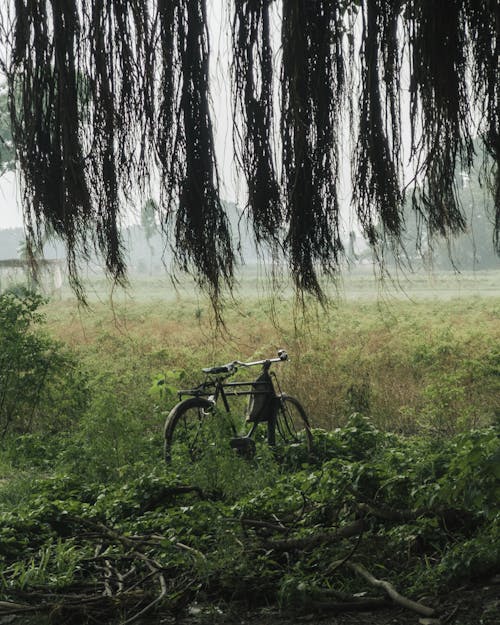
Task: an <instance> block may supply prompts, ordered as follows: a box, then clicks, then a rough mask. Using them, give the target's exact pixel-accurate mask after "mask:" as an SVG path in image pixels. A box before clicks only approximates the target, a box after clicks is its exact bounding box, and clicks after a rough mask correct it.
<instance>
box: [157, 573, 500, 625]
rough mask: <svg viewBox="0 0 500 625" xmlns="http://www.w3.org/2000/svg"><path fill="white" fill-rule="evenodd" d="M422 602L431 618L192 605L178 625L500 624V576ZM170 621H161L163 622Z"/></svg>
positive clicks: (398, 612)
mask: <svg viewBox="0 0 500 625" xmlns="http://www.w3.org/2000/svg"><path fill="white" fill-rule="evenodd" d="M420 600H421V602H422V603H424V604H425V605H427V606H429V607H433V608H435V610H436V614H435V615H434V616H433V617H432V618H426V617H422V616H420V615H418V614H416V613H414V612H411V611H409V610H405V609H402V608H399V607H392V606H391V607H389V608H382V609H380V610H377V611H370V612H357V613H354V612H350V613H342V614H331V613H330V614H329V613H324V614H321V613H314V614H308V613H301V614H293V613H290V612H288V613H279V612H278V611H277V610H276V609H275V608H262V609H260V610H257V611H252V612H251V613H249V612H245V611H239V610H238V608H237V607H235V606H231V607H229V608H227V609H226V610H221V609H219V608H216V609H214V608H212V609H210V608H208V607H202V606H198V607H194V608H192V609H191V610H190V612H191V614H190V615H186V617H185V618H182V619H181V620H180V621H179V620H178V621H177V623H178V624H179V625H180V624H182V625H308V624H310V623H318V624H320V625H500V575H499V576H496V577H495V578H493V579H491V580H487V581H484V582H483V583H480V584H475V585H469V586H464V587H462V588H458V589H457V590H454V591H453V592H451V593H449V594H448V595H444V596H440V597H437V598H436V597H423V598H420ZM169 622H171V621H168V620H165V621H162V623H164V624H165V625H166V624H167V623H169Z"/></svg>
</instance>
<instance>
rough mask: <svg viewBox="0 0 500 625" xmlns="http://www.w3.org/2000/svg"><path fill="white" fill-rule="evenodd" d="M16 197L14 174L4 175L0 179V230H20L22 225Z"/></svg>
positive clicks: (16, 188) (16, 187) (17, 194)
mask: <svg viewBox="0 0 500 625" xmlns="http://www.w3.org/2000/svg"><path fill="white" fill-rule="evenodd" d="M18 196H19V193H18V184H17V182H16V179H15V175H14V173H13V172H7V173H5V174H4V175H3V176H1V177H0V229H2V230H3V229H6V228H20V227H21V226H22V225H23V218H22V215H21V206H20V202H19V201H18Z"/></svg>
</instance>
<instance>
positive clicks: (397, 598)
mask: <svg viewBox="0 0 500 625" xmlns="http://www.w3.org/2000/svg"><path fill="white" fill-rule="evenodd" d="M346 564H347V566H348V567H349V568H350V569H351V570H352V571H354V572H355V573H357V574H358V575H360V576H361V577H363V578H364V579H366V581H367V582H368V583H369V584H371V585H372V586H375V587H376V588H382V589H383V590H385V592H386V593H387V594H388V595H389V597H390V598H391V599H392V600H393V601H394V602H395V603H397V604H399V605H400V606H402V607H404V608H407V609H408V610H413V612H416V613H417V614H421V615H422V616H432V615H433V614H434V613H435V610H434V609H433V608H428V607H427V606H425V605H422V604H421V603H417V602H416V601H412V600H411V599H407V598H406V597H403V596H402V595H400V594H399V593H398V591H397V590H396V589H395V588H394V586H393V585H392V584H390V583H389V582H386V581H384V580H381V579H377V578H376V577H373V575H372V574H371V573H369V572H368V571H367V570H366V569H365V568H364V566H362V565H361V564H356V563H355V562H347V563H346Z"/></svg>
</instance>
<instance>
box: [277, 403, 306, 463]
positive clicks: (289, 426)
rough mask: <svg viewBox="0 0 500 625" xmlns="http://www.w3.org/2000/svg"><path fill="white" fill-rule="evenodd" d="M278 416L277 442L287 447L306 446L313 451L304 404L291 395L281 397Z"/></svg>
mask: <svg viewBox="0 0 500 625" xmlns="http://www.w3.org/2000/svg"><path fill="white" fill-rule="evenodd" d="M279 401H280V403H279V406H278V410H277V414H276V441H277V443H278V444H279V443H283V444H285V445H290V444H304V445H305V446H306V448H307V451H308V452H311V451H312V446H313V438H312V433H311V426H310V424H309V419H308V417H307V414H306V411H305V410H304V408H303V407H302V404H301V403H300V402H299V401H298V399H295V397H291V396H290V395H284V394H283V395H281V396H280V398H279Z"/></svg>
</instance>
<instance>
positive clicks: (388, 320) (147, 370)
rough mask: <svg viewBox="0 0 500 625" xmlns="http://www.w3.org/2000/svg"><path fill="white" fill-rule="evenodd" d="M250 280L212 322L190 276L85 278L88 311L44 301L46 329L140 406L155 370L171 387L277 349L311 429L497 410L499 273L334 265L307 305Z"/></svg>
mask: <svg viewBox="0 0 500 625" xmlns="http://www.w3.org/2000/svg"><path fill="white" fill-rule="evenodd" d="M262 278H263V276H262V275H260V274H259V271H258V270H256V269H253V270H252V269H248V270H247V271H246V272H245V273H244V276H243V278H242V280H241V282H240V286H239V288H238V290H237V291H236V293H235V297H234V299H233V300H230V299H228V300H227V304H226V308H225V311H224V321H225V328H218V329H217V328H216V327H215V325H214V323H213V318H212V315H211V310H210V305H209V303H208V302H207V300H206V298H204V297H203V295H201V294H199V293H197V292H196V291H195V289H194V288H193V285H192V283H189V282H188V281H184V282H181V283H180V284H179V285H178V288H177V290H176V289H174V288H173V286H172V284H171V282H170V281H169V280H168V279H166V278H163V279H160V278H150V279H141V280H136V279H133V280H132V281H131V287H130V289H129V290H128V291H123V290H119V289H115V291H114V292H113V297H112V302H111V300H110V293H109V289H108V288H107V284H106V282H105V281H104V280H101V281H98V280H94V281H93V282H92V283H91V284H90V285H89V289H88V293H89V302H90V307H89V308H88V309H84V308H81V307H80V308H79V307H78V306H77V305H76V303H75V301H74V298H73V299H68V298H65V299H62V300H60V301H57V300H53V301H52V302H51V303H50V304H49V305H48V306H47V307H46V313H47V319H48V329H49V331H50V332H51V333H52V334H53V335H55V336H56V337H58V338H60V339H61V340H62V341H64V342H65V343H67V344H68V345H70V346H72V347H74V348H76V349H77V350H78V351H79V352H80V353H81V354H82V355H83V357H84V359H85V361H86V363H87V365H88V366H90V367H91V368H96V367H97V366H98V368H99V371H100V372H101V375H104V376H106V375H108V377H109V378H110V379H111V378H113V379H115V380H123V383H124V385H125V386H126V389H124V388H121V389H120V393H127V394H130V395H131V396H132V395H133V396H134V398H135V399H134V401H137V400H138V397H139V396H141V397H143V398H144V402H146V404H147V391H148V388H149V386H150V384H151V380H152V379H153V378H154V377H155V376H156V375H158V374H162V373H165V372H167V374H168V376H170V378H171V380H172V384H173V385H174V386H175V385H182V386H184V387H185V386H186V385H189V384H190V383H194V382H196V381H197V380H199V379H200V369H201V367H203V366H207V365H213V364H220V363H222V362H227V361H230V360H233V359H241V360H245V359H253V358H257V357H266V356H273V355H274V354H275V353H276V350H277V349H278V348H280V347H284V348H285V349H286V350H287V351H288V352H289V354H290V362H289V363H287V364H285V365H280V367H279V373H280V374H281V375H280V378H281V379H282V383H283V387H284V389H285V390H286V391H287V392H289V393H291V394H294V395H296V396H297V397H299V398H300V400H301V401H302V402H303V403H304V405H305V406H306V407H307V409H308V411H309V413H310V414H311V419H312V421H313V423H314V424H315V425H318V426H324V427H327V428H331V427H335V426H337V425H339V424H342V423H344V422H345V419H346V418H347V416H348V415H349V414H351V413H352V412H353V411H358V412H362V413H364V414H367V415H369V416H370V417H371V418H372V419H373V420H374V421H375V422H376V423H377V425H379V426H382V427H384V428H388V429H396V430H400V431H404V432H411V431H415V430H422V429H424V430H432V431H436V432H439V433H443V434H447V433H450V432H453V431H455V430H456V429H461V428H468V427H470V426H473V425H478V424H481V423H484V422H488V421H490V420H491V419H492V418H494V416H495V414H497V413H498V411H499V401H500V400H499V395H500V394H499V390H500V387H499V382H498V380H499V378H498V371H499V367H500V351H499V345H500V341H499V340H500V288H499V287H500V272H484V273H479V272H478V273H475V274H466V275H455V274H434V275H415V276H410V277H407V278H404V279H401V280H400V281H399V283H397V282H396V281H395V280H394V279H393V280H392V282H391V281H390V280H388V279H386V280H385V281H377V280H375V279H374V278H373V276H372V275H370V274H369V273H367V274H365V275H363V274H362V273H360V272H358V273H356V274H346V276H345V277H344V280H343V285H339V290H338V292H337V293H335V292H334V290H333V289H332V300H331V303H330V305H329V306H328V308H327V309H326V310H323V309H321V308H320V307H318V306H317V305H315V304H314V303H313V302H310V303H309V306H308V307H307V309H306V311H305V312H304V311H303V310H302V309H301V308H300V306H297V305H296V302H295V301H294V299H293V296H292V293H291V290H290V288H289V286H288V285H286V284H285V286H282V288H281V289H280V290H279V291H277V290H274V291H273V290H272V289H271V288H270V286H269V282H266V281H265V280H263V279H262ZM168 401H170V404H172V403H173V402H174V401H175V397H172V398H170V400H168ZM168 401H167V403H168ZM144 402H143V405H142V408H143V409H146V405H144ZM167 407H168V406H167Z"/></svg>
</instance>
